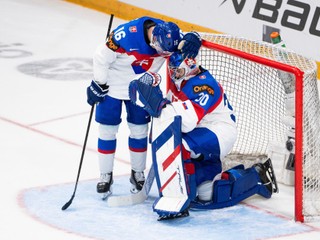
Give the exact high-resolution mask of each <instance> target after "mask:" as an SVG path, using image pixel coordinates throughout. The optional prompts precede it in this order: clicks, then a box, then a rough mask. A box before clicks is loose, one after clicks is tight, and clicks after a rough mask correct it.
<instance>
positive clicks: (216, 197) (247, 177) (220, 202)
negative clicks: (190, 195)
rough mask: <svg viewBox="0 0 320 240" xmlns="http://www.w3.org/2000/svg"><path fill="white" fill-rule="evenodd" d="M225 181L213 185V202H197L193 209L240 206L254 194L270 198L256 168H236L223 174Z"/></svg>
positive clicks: (193, 204)
mask: <svg viewBox="0 0 320 240" xmlns="http://www.w3.org/2000/svg"><path fill="white" fill-rule="evenodd" d="M222 176H223V179H221V180H217V181H215V182H214V184H213V197H212V201H209V202H203V201H199V200H195V201H193V202H192V203H191V208H195V209H218V208H224V207H230V206H234V205H236V204H238V203H239V202H241V201H243V200H244V199H246V198H248V197H251V196H252V195H254V194H259V195H261V196H263V197H265V198H270V197H271V193H270V192H269V191H268V190H267V188H266V187H265V186H264V185H263V184H261V183H260V177H259V175H258V173H257V171H256V170H255V169H254V168H248V169H244V166H243V165H239V166H236V167H234V168H232V169H230V170H228V171H226V172H224V173H223V174H222Z"/></svg>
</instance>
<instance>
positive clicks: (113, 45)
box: [106, 32, 119, 51]
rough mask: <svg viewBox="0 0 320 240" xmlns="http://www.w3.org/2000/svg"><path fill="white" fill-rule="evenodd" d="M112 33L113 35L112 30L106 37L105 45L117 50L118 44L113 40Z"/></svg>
mask: <svg viewBox="0 0 320 240" xmlns="http://www.w3.org/2000/svg"><path fill="white" fill-rule="evenodd" d="M113 35H114V32H112V33H111V34H110V36H109V37H108V39H107V42H106V45H107V47H108V48H110V49H111V50H112V51H116V50H118V48H119V45H118V44H117V43H116V42H115V41H114V39H113Z"/></svg>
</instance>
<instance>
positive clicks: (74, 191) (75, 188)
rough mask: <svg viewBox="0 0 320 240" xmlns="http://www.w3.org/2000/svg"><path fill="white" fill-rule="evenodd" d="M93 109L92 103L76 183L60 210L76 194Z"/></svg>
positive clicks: (64, 208)
mask: <svg viewBox="0 0 320 240" xmlns="http://www.w3.org/2000/svg"><path fill="white" fill-rule="evenodd" d="M93 110H94V104H93V105H92V107H91V111H90V116H89V121H88V126H87V132H86V137H85V139H84V144H83V147H82V153H81V158H80V164H79V169H78V175H77V180H76V184H75V186H74V190H73V194H72V196H71V198H70V200H69V201H68V202H66V204H64V205H63V206H62V208H61V210H66V209H67V208H68V207H69V206H70V205H71V203H72V201H73V199H74V196H75V194H76V191H77V187H78V182H79V176H80V172H81V167H82V162H83V157H84V152H85V149H86V145H87V140H88V135H89V130H90V125H91V119H92V115H93Z"/></svg>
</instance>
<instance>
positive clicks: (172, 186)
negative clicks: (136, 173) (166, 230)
mask: <svg viewBox="0 0 320 240" xmlns="http://www.w3.org/2000/svg"><path fill="white" fill-rule="evenodd" d="M181 151H182V141H181V117H179V116H176V117H172V118H169V119H166V120H163V119H162V120H161V118H154V119H153V125H152V161H153V165H154V170H155V177H156V181H157V186H158V190H159V196H160V197H159V198H158V199H157V200H156V202H155V204H154V206H153V208H154V211H156V212H157V213H158V214H159V215H163V214H164V215H165V214H171V213H179V212H180V211H181V210H183V208H184V206H185V204H186V202H187V201H188V192H187V186H186V180H185V174H184V166H183V160H182V153H181Z"/></svg>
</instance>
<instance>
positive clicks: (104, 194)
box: [101, 191, 112, 201]
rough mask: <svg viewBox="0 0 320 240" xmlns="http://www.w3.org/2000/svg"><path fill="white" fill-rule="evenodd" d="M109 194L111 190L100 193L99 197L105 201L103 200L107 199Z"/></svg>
mask: <svg viewBox="0 0 320 240" xmlns="http://www.w3.org/2000/svg"><path fill="white" fill-rule="evenodd" d="M111 194H112V192H111V191H108V192H106V193H102V194H101V195H102V197H101V199H102V200H103V201H105V200H107V199H108V197H109V196H110V195H111Z"/></svg>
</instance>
